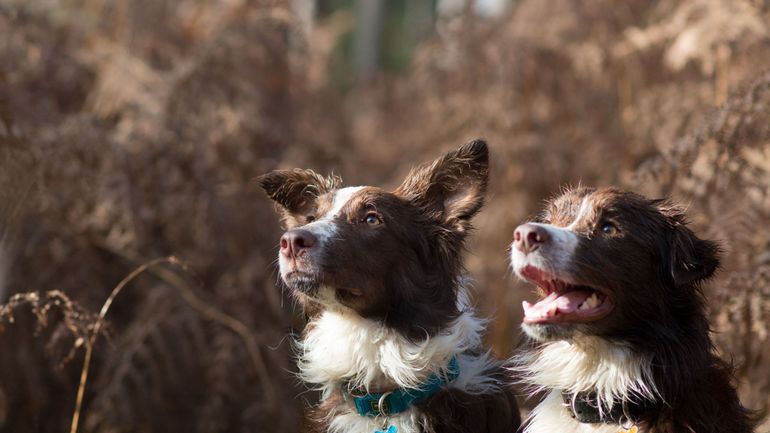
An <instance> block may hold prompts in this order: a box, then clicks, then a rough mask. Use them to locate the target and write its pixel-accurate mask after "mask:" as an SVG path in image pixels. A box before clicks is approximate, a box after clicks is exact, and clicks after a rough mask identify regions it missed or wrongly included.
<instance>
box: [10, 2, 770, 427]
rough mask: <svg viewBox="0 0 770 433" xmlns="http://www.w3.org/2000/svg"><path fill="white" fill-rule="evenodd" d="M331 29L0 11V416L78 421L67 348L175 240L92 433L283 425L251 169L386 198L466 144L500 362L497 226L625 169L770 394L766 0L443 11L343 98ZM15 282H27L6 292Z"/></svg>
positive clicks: (236, 14) (76, 6)
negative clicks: (498, 12)
mask: <svg viewBox="0 0 770 433" xmlns="http://www.w3.org/2000/svg"><path fill="white" fill-rule="evenodd" d="M342 22H344V19H342V18H340V17H339V16H337V17H334V16H333V17H332V18H331V19H329V20H328V22H321V23H319V24H318V26H317V27H315V28H314V29H313V30H312V32H313V33H312V34H311V35H305V34H304V33H303V32H304V28H303V27H302V26H301V25H300V24H299V22H298V20H297V18H296V17H295V16H294V15H293V14H292V13H291V12H290V11H289V9H288V7H287V5H285V4H284V3H283V2H282V1H279V0H275V1H268V0H264V1H251V2H246V1H240V0H233V1H227V2H217V1H213V0H173V1H172V0H160V1H158V0H139V1H133V2H129V1H115V2H108V1H103V0H75V1H68V2H53V3H52V2H43V1H38V0H26V1H22V0H3V1H0V41H2V43H1V44H0V59H2V61H0V239H2V245H0V248H1V249H2V254H0V299H2V302H4V303H5V302H8V301H10V303H9V304H7V305H6V306H4V307H2V308H3V309H2V310H0V320H1V322H0V431H2V432H6V431H7V432H14V433H25V432H62V431H66V430H67V429H68V428H69V423H70V418H71V416H72V410H73V408H74V405H75V395H76V390H77V385H78V379H79V373H80V367H81V362H82V357H83V350H81V348H82V347H83V346H82V343H77V342H78V339H79V338H84V337H85V336H87V335H89V334H88V333H89V332H91V331H92V329H89V328H88V327H89V326H92V325H93V323H94V322H93V320H95V316H94V314H95V313H96V312H97V311H99V309H100V307H101V305H102V303H103V302H104V301H105V299H106V298H107V297H108V295H109V293H110V291H111V290H112V289H113V287H114V286H115V285H116V284H117V283H118V281H120V280H121V278H123V277H124V276H125V275H126V274H128V273H129V272H130V271H131V270H132V269H134V268H135V267H136V266H137V265H140V264H141V263H143V262H146V261H148V260H150V259H152V258H155V257H163V256H167V255H171V254H173V255H175V256H177V257H179V258H180V259H181V260H183V261H184V262H185V263H187V264H188V265H189V269H192V270H194V271H189V270H188V271H183V272H172V271H171V270H170V269H166V268H160V269H161V271H158V272H154V273H147V274H143V275H141V276H139V277H138V278H137V279H136V280H135V281H133V282H132V283H131V287H130V288H127V289H126V290H125V291H124V292H123V293H122V294H121V296H120V297H119V298H117V299H116V301H115V304H114V306H113V310H112V311H111V313H110V316H109V317H108V318H107V319H108V322H109V327H108V330H107V334H106V337H107V338H103V339H99V340H98V341H97V344H96V345H95V348H94V359H93V360H92V371H91V376H90V378H89V383H88V386H87V388H86V395H85V406H84V410H83V418H82V420H81V429H82V431H89V432H123V431H125V432H162V431H186V432H201V433H207V432H223V431H227V432H253V431H271V432H284V431H285V432H290V431H296V428H297V425H298V424H299V416H300V415H299V414H300V413H301V407H302V406H303V405H304V404H306V403H305V401H304V400H305V399H306V398H307V399H308V400H311V401H312V395H311V394H306V393H303V390H304V389H303V388H302V387H301V386H299V384H298V383H297V382H296V379H295V378H294V377H293V376H292V374H291V373H290V370H291V368H292V366H293V362H292V360H291V347H290V343H289V340H288V339H287V338H286V336H287V335H288V334H289V333H290V332H291V330H292V329H294V328H296V325H297V324H298V322H297V320H298V318H297V317H296V316H295V315H294V314H292V305H291V303H290V302H286V303H285V302H284V298H283V297H282V295H281V293H280V291H279V290H278V289H277V288H276V286H275V278H276V275H275V272H274V267H273V257H274V255H275V246H276V244H277V239H278V236H279V233H280V231H279V227H278V222H277V221H276V218H275V216H274V213H273V209H272V207H271V204H270V203H269V201H268V199H267V198H266V197H264V196H262V195H261V193H260V192H259V191H258V188H257V187H256V185H255V184H254V182H253V179H254V178H255V177H256V176H258V175H259V174H262V173H264V172H266V171H269V170H271V169H274V168H277V167H295V166H304V167H312V168H314V169H317V170H319V171H331V170H335V171H336V172H337V173H339V174H341V175H342V178H343V179H344V180H345V181H346V182H347V183H348V184H357V183H367V184H382V185H386V186H387V185H388V182H393V181H394V180H395V179H400V178H401V176H400V175H401V174H404V173H405V172H406V171H407V170H408V168H409V167H410V166H411V165H412V164H413V163H415V162H417V161H421V160H427V159H431V158H433V157H435V156H436V155H437V154H439V153H440V152H442V151H444V150H446V149H448V148H451V147H454V146H456V145H458V144H460V143H462V142H465V141H467V139H469V138H474V137H477V136H483V137H485V138H486V139H487V140H488V141H489V143H490V145H491V152H492V154H493V167H492V174H491V177H492V183H491V185H490V196H489V200H488V203H489V205H488V206H487V207H486V209H485V210H484V211H483V212H482V214H481V215H480V216H479V218H478V219H477V227H478V230H477V233H476V236H475V237H474V239H473V241H472V245H471V246H470V248H469V249H470V252H469V254H468V257H467V263H468V268H469V271H470V273H471V274H472V275H473V277H474V278H475V280H476V284H475V288H476V293H477V299H478V301H479V304H480V305H481V306H482V308H483V310H484V311H485V312H487V313H489V314H493V315H494V318H495V319H494V321H493V324H492V330H491V334H490V340H489V341H490V343H491V344H492V345H493V346H494V348H495V350H496V353H498V354H499V355H504V354H506V353H508V351H509V350H510V349H511V348H512V346H513V345H514V344H515V342H516V339H517V336H518V330H517V328H518V321H519V315H520V307H519V302H520V300H521V299H522V298H523V297H524V296H527V290H528V289H527V288H526V287H525V286H524V285H522V284H520V283H518V282H516V281H515V280H514V278H512V277H511V276H510V273H509V271H508V270H507V265H506V252H505V251H506V248H507V247H508V243H509V242H510V238H511V233H512V232H513V228H514V227H515V226H516V225H517V224H518V223H519V222H521V221H522V220H524V219H525V218H526V217H527V216H528V215H530V214H531V213H532V212H534V210H535V209H537V208H538V205H539V203H540V201H541V200H542V199H543V198H545V197H547V196H550V195H552V194H554V193H555V192H557V191H558V189H559V187H560V186H561V185H564V184H566V183H578V182H582V183H585V184H590V185H598V186H602V185H610V184H615V185H620V186H623V187H627V188H631V189H634V190H637V191H639V192H642V193H645V194H648V195H670V196H672V197H673V198H674V199H676V200H678V201H682V202H685V203H689V204H690V212H689V214H690V216H691V218H692V219H693V222H694V225H695V228H696V229H697V230H698V232H699V233H701V234H703V235H705V236H708V237H711V238H714V239H718V240H720V241H721V242H722V243H723V245H724V247H725V249H726V253H725V260H724V267H723V270H722V271H721V273H720V274H719V276H718V278H717V279H715V280H714V281H713V283H712V284H710V285H709V288H708V295H709V299H710V305H711V310H712V316H713V318H714V326H715V331H716V339H717V341H718V342H719V345H720V350H721V351H722V353H723V354H724V356H725V357H728V358H732V359H734V361H735V362H736V365H737V367H738V376H739V380H740V386H741V387H740V389H741V395H742V398H743V399H744V402H745V403H746V404H748V405H749V406H750V407H753V408H757V409H759V408H763V407H770V397H768V395H770V369H769V368H768V365H770V349H768V347H770V345H768V344H767V342H768V338H770V337H769V335H770V334H769V331H768V326H770V325H768V324H770V229H769V228H768V222H770V73H768V72H767V70H768V67H770V50H769V49H768V48H769V47H770V31H769V30H768V29H770V25H768V23H770V3H768V2H767V1H762V0H740V1H733V0H693V1H689V2H678V1H675V0H662V1H658V2H649V1H643V0H639V1H610V0H599V1H592V2H572V1H568V0H547V1H542V0H540V1H537V0H522V1H518V2H516V4H515V7H513V9H512V10H511V12H510V14H509V15H507V16H506V17H504V18H503V19H501V20H500V21H499V22H490V21H483V20H479V19H476V18H474V17H472V16H468V15H463V16H458V17H455V18H451V19H446V20H443V21H440V22H439V23H437V28H436V34H435V36H434V37H433V38H431V39H430V40H429V41H427V42H426V43H425V44H423V46H422V47H421V48H420V49H419V50H418V52H417V53H416V55H415V58H414V60H413V62H412V67H411V68H410V70H409V71H408V72H407V73H406V74H405V75H404V76H398V77H389V76H378V77H374V78H371V79H370V80H368V81H366V82H361V83H360V84H359V85H358V86H356V87H355V88H354V89H353V90H352V91H351V92H350V93H348V94H346V95H345V96H344V97H342V96H340V95H339V94H338V93H336V91H335V90H334V89H333V88H331V87H330V86H328V85H327V80H326V78H325V75H324V71H325V70H326V62H327V60H328V53H329V51H330V47H331V44H332V42H330V41H332V40H333V39H334V36H335V35H336V34H337V33H338V32H339V26H340V25H344V24H340V23H342ZM390 186H395V185H390ZM164 272H166V273H164ZM180 285H181V286H183V287H185V288H186V289H185V290H181V291H180V287H179V286H180ZM51 290H61V292H46V291H51ZM28 291H33V292H34V291H40V292H43V293H44V294H42V295H39V297H38V298H35V295H30V294H27V295H20V297H16V298H10V300H9V297H11V296H12V294H14V293H21V292H28ZM185 293H187V297H185V295H184V294H185ZM190 293H193V294H194V296H195V297H196V298H190V296H189V294H190ZM70 299H72V303H70ZM191 299H200V300H202V301H201V302H202V305H206V306H208V307H210V308H211V309H212V310H210V311H209V312H208V313H206V311H205V310H202V309H201V308H196V307H195V301H194V300H193V304H191V303H190V300H191ZM19 303H21V304H19ZM197 305H198V306H199V307H200V305H201V304H197ZM211 311H215V312H219V313H221V315H219V316H217V313H213V316H212V313H211ZM11 314H13V316H11ZM214 316H216V317H219V319H223V318H231V319H232V320H235V321H236V322H237V323H241V324H242V325H243V326H244V327H245V328H246V329H247V330H249V331H250V332H249V333H247V337H248V338H247V340H248V339H251V341H252V343H248V344H247V343H246V342H245V340H244V334H243V333H239V332H235V331H234V329H233V326H232V325H233V323H236V322H231V321H230V322H229V321H228V320H227V319H225V320H218V319H217V318H216V317H214ZM9 317H14V319H15V320H14V322H13V323H10V322H9V321H8V318H9ZM41 319H43V320H41ZM227 323H230V325H231V326H228V325H227ZM89 324H90V325H89ZM234 326H235V327H238V326H237V325H234ZM241 331H243V329H241ZM250 345H253V346H256V347H257V348H258V352H259V357H261V358H263V359H264V362H265V364H266V367H264V369H265V371H263V372H261V373H260V371H259V369H257V368H253V367H254V362H253V359H254V355H253V353H252V352H253V351H252V350H250V349H249V347H250ZM73 347H74V348H75V350H74V351H73V350H71V349H72V348H73ZM69 358H72V359H69ZM265 372H267V374H266V375H267V377H269V381H267V380H266V379H265ZM265 382H269V383H265Z"/></svg>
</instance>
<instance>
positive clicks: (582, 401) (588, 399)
mask: <svg viewBox="0 0 770 433" xmlns="http://www.w3.org/2000/svg"><path fill="white" fill-rule="evenodd" d="M561 398H562V400H564V406H566V407H567V410H568V411H569V413H570V415H571V416H572V418H574V419H576V420H577V421H578V422H581V423H583V424H623V423H627V422H631V423H634V424H636V423H638V422H639V421H640V420H641V418H642V416H643V415H644V413H645V412H646V411H647V410H648V409H649V405H650V403H649V402H646V401H641V402H632V401H626V400H624V401H622V402H620V404H617V403H616V404H614V405H612V407H611V408H606V407H603V408H602V409H601V411H600V410H599V403H598V399H597V398H596V393H595V392H580V393H577V394H568V393H566V392H562V393H561Z"/></svg>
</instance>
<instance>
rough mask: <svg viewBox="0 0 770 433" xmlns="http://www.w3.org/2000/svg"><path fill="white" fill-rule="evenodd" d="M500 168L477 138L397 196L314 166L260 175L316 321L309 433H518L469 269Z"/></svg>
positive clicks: (283, 265) (308, 375) (309, 373)
mask: <svg viewBox="0 0 770 433" xmlns="http://www.w3.org/2000/svg"><path fill="white" fill-rule="evenodd" d="M488 171H489V157H488V151H487V146H486V143H485V142H483V141H480V140H476V141H472V142H470V143H468V144H466V145H464V146H462V147H460V148H459V149H457V150H455V151H453V152H449V153H448V154H446V155H444V156H443V157H441V158H439V159H437V160H436V161H434V162H432V163H430V164H425V165H422V166H420V167H417V168H416V169H414V170H412V172H411V173H410V174H409V175H408V176H407V178H406V179H405V180H404V181H403V183H402V184H401V185H400V186H399V187H398V188H397V189H395V190H394V191H392V192H390V191H386V190H383V189H381V188H376V187H371V186H365V187H360V186H359V187H346V188H344V187H342V185H341V180H340V179H339V178H337V177H334V176H330V177H324V176H321V175H318V174H316V173H314V172H312V171H310V170H301V169H294V170H277V171H273V172H271V173H268V174H266V175H264V176H262V177H261V178H260V184H261V186H262V187H263V188H264V190H265V191H266V192H267V194H268V196H269V197H270V198H271V199H273V200H274V201H275V202H277V204H278V207H279V210H280V212H281V213H282V215H283V217H284V223H285V225H286V227H287V229H288V230H287V231H286V233H284V234H283V236H282V237H281V240H280V252H279V254H278V262H279V268H280V276H281V281H282V284H283V285H285V287H286V288H287V289H288V290H289V291H290V293H291V295H292V296H293V297H294V298H295V299H296V300H297V302H298V303H299V304H300V305H301V306H302V307H303V309H304V311H305V313H306V314H307V316H308V324H307V326H306V328H305V330H304V333H303V335H302V338H301V341H299V342H298V351H299V374H300V377H301V378H302V379H303V380H304V381H305V382H306V383H308V384H310V385H313V386H315V387H317V388H318V389H319V390H320V391H321V402H320V404H319V405H317V406H315V407H313V408H311V410H310V412H309V413H308V415H307V416H306V421H305V426H304V429H305V431H306V432H318V433H321V432H323V433H327V432H334V433H375V432H387V433H396V432H398V433H418V432H419V433H445V432H446V433H448V432H457V433H460V432H471V431H472V432H479V433H487V432H488V433H498V432H500V433H502V432H505V433H509V432H511V431H515V430H516V429H517V428H518V426H519V424H520V418H519V413H518V408H517V405H516V401H515V397H514V396H513V395H512V393H511V391H510V390H509V389H507V387H506V386H505V384H504V383H503V380H504V378H505V374H504V372H503V370H502V368H501V366H500V364H499V363H498V362H496V361H494V360H493V359H492V358H491V357H490V356H489V354H488V352H487V351H485V350H484V349H483V347H482V341H481V336H482V332H483V331H484V327H485V322H484V321H483V320H480V319H478V318H477V317H476V316H475V314H474V311H473V308H472V306H471V304H470V301H469V296H468V291H467V287H466V286H467V285H466V278H465V276H464V271H463V266H462V257H461V255H462V251H463V244H464V241H465V238H466V237H467V235H468V233H469V232H470V231H471V229H472V227H471V218H472V217H473V216H474V215H475V214H476V213H477V212H478V211H479V210H480V209H481V207H482V205H483V202H484V195H485V192H486V187H487V178H488Z"/></svg>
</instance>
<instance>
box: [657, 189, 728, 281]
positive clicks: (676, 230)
mask: <svg viewBox="0 0 770 433" xmlns="http://www.w3.org/2000/svg"><path fill="white" fill-rule="evenodd" d="M658 209H659V210H660V212H661V213H662V214H663V215H664V216H666V218H667V219H668V223H669V225H670V227H671V229H672V230H673V234H672V237H671V241H670V245H669V248H670V255H669V258H670V262H669V266H670V271H671V277H672V279H673V280H674V284H676V285H677V286H685V285H693V284H697V283H699V282H701V281H703V280H706V279H708V278H710V277H711V276H712V275H714V272H715V271H716V270H717V268H719V254H720V248H719V244H717V243H716V242H713V241H709V240H704V239H700V238H698V237H697V236H696V235H695V233H693V232H692V230H690V229H689V228H688V227H687V224H688V220H687V216H686V214H685V209H684V208H683V207H681V206H678V205H675V204H672V203H670V202H668V201H660V202H658Z"/></svg>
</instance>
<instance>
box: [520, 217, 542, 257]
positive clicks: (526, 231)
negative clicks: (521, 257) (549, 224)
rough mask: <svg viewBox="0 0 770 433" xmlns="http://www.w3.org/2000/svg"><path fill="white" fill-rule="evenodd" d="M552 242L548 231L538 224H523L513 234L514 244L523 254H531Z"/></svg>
mask: <svg viewBox="0 0 770 433" xmlns="http://www.w3.org/2000/svg"><path fill="white" fill-rule="evenodd" d="M549 240H550V236H549V235H548V230H546V229H545V227H541V226H539V225H536V224H531V223H527V224H522V225H520V226H518V227H516V231H514V232H513V244H514V247H516V249H518V250H519V251H521V252H522V253H525V254H527V253H531V252H532V251H535V250H536V249H538V248H539V247H540V246H541V245H543V244H545V243H547V242H548V241H549Z"/></svg>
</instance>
